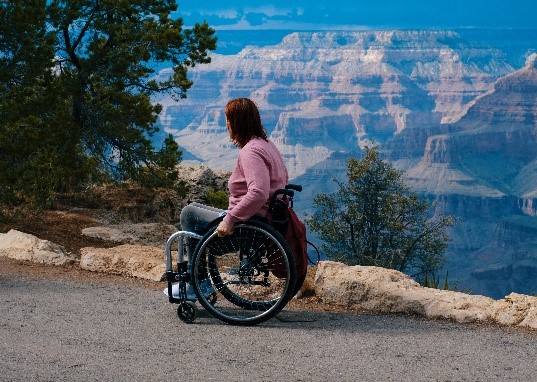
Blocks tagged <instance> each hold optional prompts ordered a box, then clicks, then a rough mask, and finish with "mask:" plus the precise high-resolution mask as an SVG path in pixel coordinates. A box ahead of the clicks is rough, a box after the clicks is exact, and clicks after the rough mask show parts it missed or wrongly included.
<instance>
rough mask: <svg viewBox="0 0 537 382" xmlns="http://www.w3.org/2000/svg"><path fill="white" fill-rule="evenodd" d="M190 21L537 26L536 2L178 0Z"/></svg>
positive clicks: (317, 26) (263, 25) (233, 26)
mask: <svg viewBox="0 0 537 382" xmlns="http://www.w3.org/2000/svg"><path fill="white" fill-rule="evenodd" d="M178 6H179V10H178V15H177V16H179V17H182V18H183V19H184V21H185V24H186V25H189V24H193V23H194V22H200V21H203V20H206V21H207V22H208V23H209V25H210V26H211V27H213V28H215V29H216V30H252V29H287V30H289V29H292V30H323V29H332V30H333V29H358V30H359V29H369V28H425V29H428V28H432V29H443V28H495V29H497V28H502V29H503V28H514V29H537V0H339V1H332V2H330V1H326V0H285V1H284V0H272V1H266V0H226V1H222V0H201V1H188V0H178Z"/></svg>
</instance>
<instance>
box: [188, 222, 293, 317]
mask: <svg viewBox="0 0 537 382" xmlns="http://www.w3.org/2000/svg"><path fill="white" fill-rule="evenodd" d="M216 223H218V222H216ZM216 223H215V224H213V225H212V226H211V228H210V229H209V230H208V232H207V233H206V234H205V235H204V236H203V238H202V239H201V240H200V242H199V243H198V246H197V247H196V250H195V254H194V258H193V272H192V273H193V275H192V276H193V277H192V278H193V282H192V284H193V286H194V290H195V292H196V294H197V296H198V301H199V302H200V304H201V305H202V306H203V307H204V308H205V309H206V310H207V311H209V312H210V313H211V314H212V315H213V316H215V317H217V318H218V319H220V320H222V321H224V322H227V323H229V324H235V325H256V324H259V323H261V322H264V321H266V320H268V319H270V318H272V317H274V315H276V314H277V313H278V312H280V311H281V310H282V309H283V308H284V306H285V305H286V304H287V302H288V301H289V299H290V298H291V297H292V296H293V292H294V290H295V284H296V267H295V261H294V257H293V255H292V252H291V249H290V247H289V245H288V244H287V243H286V241H285V239H284V238H283V237H282V236H281V235H280V234H279V233H278V232H277V231H276V230H275V229H274V228H272V227H271V226H269V225H268V224H265V223H263V222H260V221H257V220H250V221H248V222H246V223H241V224H236V225H235V228H234V232H233V235H231V236H226V237H222V238H220V237H218V236H217V234H216V232H215V229H216Z"/></svg>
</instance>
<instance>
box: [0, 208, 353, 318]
mask: <svg viewBox="0 0 537 382" xmlns="http://www.w3.org/2000/svg"><path fill="white" fill-rule="evenodd" d="M104 213H106V211H102V210H96V209H85V208H64V209H58V210H51V211H42V212H40V213H38V214H28V215H25V217H24V218H17V219H16V220H12V221H10V222H8V223H6V222H0V232H1V233H5V232H8V231H9V230H10V229H16V230H19V231H21V232H25V233H29V234H32V235H35V236H37V237H38V238H40V239H44V240H49V241H51V242H54V243H56V244H59V245H62V246H63V247H64V248H65V249H66V250H67V251H68V252H70V253H72V254H74V255H75V256H76V257H79V256H80V249H81V248H84V247H110V246H113V245H114V244H111V243H108V242H106V241H103V240H99V239H94V238H90V237H86V236H84V235H82V229H84V228H87V227H93V226H97V225H103V222H102V219H101V216H102V215H103V214H104ZM0 269H1V272H2V273H4V274H12V275H18V276H20V277H30V278H35V279H40V278H57V279H74V280H78V281H81V282H97V283H113V284H126V283H127V284H130V285H136V286H142V287H145V288H149V289H153V290H162V289H163V288H164V287H165V285H166V284H165V282H154V281H148V280H143V279H138V278H128V277H123V276H116V275H108V274H102V273H95V272H89V271H85V270H82V269H80V268H78V267H77V266H76V265H72V266H64V267H59V266H50V265H42V264H36V263H31V262H21V261H15V260H11V259H7V258H4V257H0ZM312 273H313V272H309V274H308V278H307V280H306V282H305V284H308V283H309V284H310V286H312V284H313V277H314V274H312ZM306 295H307V293H306ZM288 307H289V308H291V309H302V310H307V311H331V312H334V311H345V310H344V309H341V308H338V307H334V306H330V305H327V304H324V303H323V302H322V301H321V300H320V299H319V298H318V297H316V296H314V295H311V293H310V295H307V296H305V297H303V298H299V299H293V300H292V301H291V302H290V303H289V304H288Z"/></svg>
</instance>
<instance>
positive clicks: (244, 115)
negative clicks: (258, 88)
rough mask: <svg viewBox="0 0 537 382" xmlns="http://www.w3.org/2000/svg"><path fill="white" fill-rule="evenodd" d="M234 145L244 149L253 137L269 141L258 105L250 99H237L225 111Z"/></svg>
mask: <svg viewBox="0 0 537 382" xmlns="http://www.w3.org/2000/svg"><path fill="white" fill-rule="evenodd" d="M224 111H225V113H226V118H227V122H228V123H229V125H228V127H229V135H230V137H231V140H232V141H233V143H235V144H236V145H237V146H239V147H241V148H242V147H244V145H246V144H247V143H248V141H250V139H252V138H253V137H257V138H262V139H264V140H267V133H266V132H265V129H264V128H263V125H262V124H261V117H260V116H259V110H258V109H257V106H256V104H255V103H254V102H253V101H252V100H250V99H248V98H235V99H232V100H231V101H229V102H228V103H227V105H226V107H225V109H224Z"/></svg>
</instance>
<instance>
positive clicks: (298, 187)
mask: <svg viewBox="0 0 537 382" xmlns="http://www.w3.org/2000/svg"><path fill="white" fill-rule="evenodd" d="M285 189H286V190H295V191H298V192H301V191H302V186H301V185H300V184H288V185H287V186H285Z"/></svg>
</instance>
